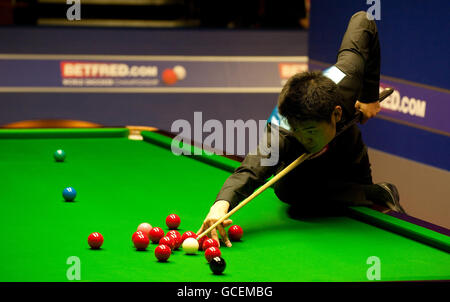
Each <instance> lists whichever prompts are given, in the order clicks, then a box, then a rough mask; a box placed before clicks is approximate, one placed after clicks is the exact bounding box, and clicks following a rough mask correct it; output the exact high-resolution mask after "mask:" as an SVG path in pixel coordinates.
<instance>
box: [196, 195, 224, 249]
mask: <svg viewBox="0 0 450 302" xmlns="http://www.w3.org/2000/svg"><path fill="white" fill-rule="evenodd" d="M229 207H230V203H229V202H228V201H226V200H219V201H217V202H216V203H214V204H213V206H212V207H211V209H210V210H209V213H208V215H206V218H205V220H204V221H203V224H202V226H201V228H200V229H199V230H198V232H197V235H200V234H201V233H203V232H204V231H206V230H207V229H208V228H209V227H211V226H212V225H213V224H214V223H216V222H217V221H218V220H219V219H220V218H222V217H223V216H225V215H226V214H227V213H228V208H229ZM232 222H233V221H232V220H231V219H226V220H224V221H223V222H222V223H221V224H219V225H217V227H216V228H214V229H212V230H211V232H209V233H208V234H206V236H208V237H209V238H212V239H214V240H216V241H217V242H218V243H219V246H220V241H219V234H220V237H221V238H222V240H223V242H224V243H225V245H226V246H227V247H231V241H230V239H229V238H228V234H227V232H226V230H225V228H226V227H227V226H229V225H231V223H232ZM217 232H218V233H217Z"/></svg>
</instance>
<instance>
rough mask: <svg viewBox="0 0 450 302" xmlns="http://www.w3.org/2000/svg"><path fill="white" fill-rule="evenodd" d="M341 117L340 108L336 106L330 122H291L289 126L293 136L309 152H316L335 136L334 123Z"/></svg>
mask: <svg viewBox="0 0 450 302" xmlns="http://www.w3.org/2000/svg"><path fill="white" fill-rule="evenodd" d="M341 117H342V108H341V107H340V106H337V107H336V109H335V110H334V112H333V114H332V116H331V121H330V122H326V121H321V122H316V121H304V122H293V123H291V127H292V130H293V133H294V135H295V137H296V138H297V139H298V140H299V141H300V143H301V144H302V145H303V146H304V147H305V149H306V150H307V151H308V152H309V153H316V152H319V151H320V150H322V148H323V147H325V146H326V145H327V144H328V143H329V142H330V141H331V140H332V139H333V138H334V137H335V136H336V123H337V122H339V121H340V120H341Z"/></svg>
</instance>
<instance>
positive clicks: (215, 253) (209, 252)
mask: <svg viewBox="0 0 450 302" xmlns="http://www.w3.org/2000/svg"><path fill="white" fill-rule="evenodd" d="M221 255H222V252H221V251H220V250H219V248H217V247H215V246H212V247H209V248H207V249H206V251H205V258H206V261H208V262H211V260H212V258H214V257H220V256H221Z"/></svg>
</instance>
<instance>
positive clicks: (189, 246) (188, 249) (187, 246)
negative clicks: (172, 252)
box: [182, 237, 198, 255]
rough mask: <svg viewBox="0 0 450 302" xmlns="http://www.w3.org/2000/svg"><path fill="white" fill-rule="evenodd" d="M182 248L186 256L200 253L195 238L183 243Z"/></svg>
mask: <svg viewBox="0 0 450 302" xmlns="http://www.w3.org/2000/svg"><path fill="white" fill-rule="evenodd" d="M182 247H183V251H184V252H185V253H186V254H190V255H193V254H195V253H197V251H198V241H197V239H195V238H192V237H189V238H187V239H186V240H185V241H183V245H182Z"/></svg>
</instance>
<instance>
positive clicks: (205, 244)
mask: <svg viewBox="0 0 450 302" xmlns="http://www.w3.org/2000/svg"><path fill="white" fill-rule="evenodd" d="M212 246H214V247H217V248H219V242H217V241H216V240H215V239H212V238H209V239H206V240H205V241H204V242H203V245H202V249H203V250H204V251H206V250H207V249H208V248H210V247H212Z"/></svg>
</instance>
